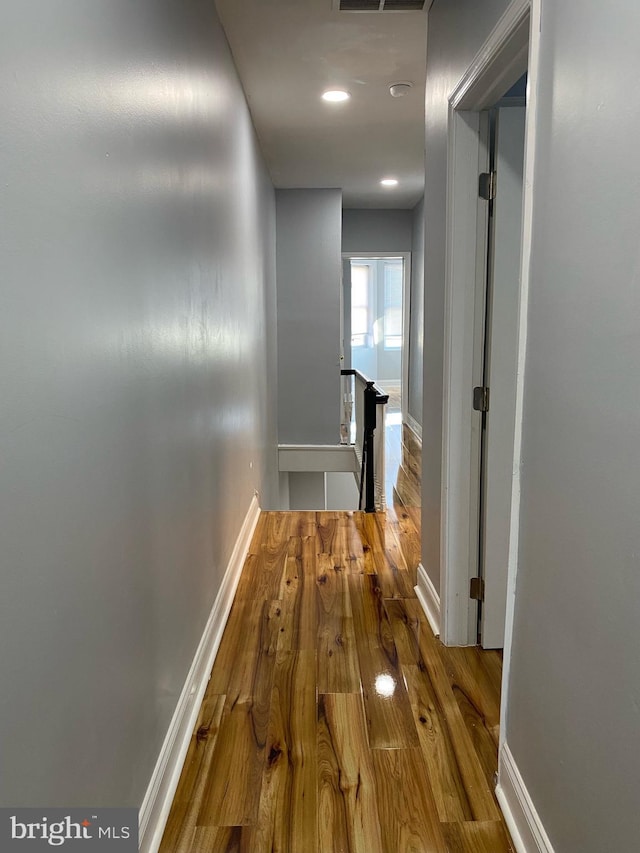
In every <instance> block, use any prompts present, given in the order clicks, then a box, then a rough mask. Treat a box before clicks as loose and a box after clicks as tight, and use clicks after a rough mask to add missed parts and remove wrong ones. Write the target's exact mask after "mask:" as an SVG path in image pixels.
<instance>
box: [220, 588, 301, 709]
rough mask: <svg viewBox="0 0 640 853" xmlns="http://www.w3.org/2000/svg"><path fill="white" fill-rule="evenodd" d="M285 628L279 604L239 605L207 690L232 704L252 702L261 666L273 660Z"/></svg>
mask: <svg viewBox="0 0 640 853" xmlns="http://www.w3.org/2000/svg"><path fill="white" fill-rule="evenodd" d="M283 625H284V620H283V615H282V604H281V602H280V601H262V600H251V601H236V602H235V603H234V605H233V607H232V609H231V614H230V616H229V621H228V623H227V627H226V629H225V632H224V635H223V637H222V642H221V644H220V649H219V650H218V654H217V656H216V661H215V664H214V667H213V670H212V672H211V680H210V681H209V686H208V688H207V690H208V692H209V693H212V694H216V695H217V694H225V695H227V696H229V697H230V698H231V702H232V703H235V702H249V701H251V698H252V697H253V695H254V690H255V681H256V674H257V671H258V665H259V663H260V661H261V660H262V659H263V658H265V657H266V658H272V659H273V661H275V654H276V651H277V648H278V644H279V642H280V633H281V628H282V627H283Z"/></svg>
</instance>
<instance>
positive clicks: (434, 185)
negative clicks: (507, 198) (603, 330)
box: [422, 0, 508, 590]
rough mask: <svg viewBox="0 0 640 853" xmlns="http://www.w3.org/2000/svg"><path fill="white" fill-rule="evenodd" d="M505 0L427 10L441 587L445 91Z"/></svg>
mask: <svg viewBox="0 0 640 853" xmlns="http://www.w3.org/2000/svg"><path fill="white" fill-rule="evenodd" d="M507 6H508V0H483V3H482V4H478V3H477V2H476V0H435V3H434V5H433V7H432V8H431V11H430V12H429V26H428V32H427V85H426V97H425V103H426V117H427V120H426V139H425V144H426V152H427V153H426V178H425V190H424V193H425V207H424V218H425V246H424V252H425V266H424V270H425V272H424V274H425V281H424V294H425V301H424V377H423V395H424V396H423V406H422V409H423V416H422V562H423V565H424V567H425V569H426V570H427V572H428V574H429V577H430V578H431V580H432V581H433V583H434V585H435V587H436V589H438V590H439V589H440V487H441V473H442V472H441V460H442V371H443V347H444V285H445V227H446V207H447V197H446V180H447V121H448V107H449V104H448V100H447V98H448V95H449V93H450V92H451V91H452V90H453V88H454V86H455V85H456V84H457V83H458V81H459V80H460V78H461V77H462V75H463V74H464V72H465V71H466V69H467V67H468V66H469V64H470V62H471V60H472V59H473V58H474V56H475V54H476V53H477V51H478V50H479V49H480V47H481V46H482V44H483V42H484V41H485V39H486V38H487V36H488V35H489V33H490V32H491V30H492V29H493V27H494V26H495V24H496V22H497V20H498V18H499V17H500V15H501V14H502V13H503V12H504V10H505V8H506V7H507Z"/></svg>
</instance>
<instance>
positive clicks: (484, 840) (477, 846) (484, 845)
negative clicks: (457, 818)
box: [442, 820, 514, 853]
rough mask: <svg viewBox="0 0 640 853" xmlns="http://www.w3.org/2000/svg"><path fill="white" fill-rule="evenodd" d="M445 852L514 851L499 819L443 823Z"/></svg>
mask: <svg viewBox="0 0 640 853" xmlns="http://www.w3.org/2000/svg"><path fill="white" fill-rule="evenodd" d="M442 831H443V834H444V838H445V842H446V845H447V853H514V848H513V846H512V844H511V841H510V839H509V837H508V835H507V833H506V831H505V828H504V824H503V823H502V821H499V820H488V821H470V822H468V823H443V824H442Z"/></svg>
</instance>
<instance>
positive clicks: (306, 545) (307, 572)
mask: <svg viewBox="0 0 640 853" xmlns="http://www.w3.org/2000/svg"><path fill="white" fill-rule="evenodd" d="M280 595H281V599H282V612H283V619H284V621H283V628H284V630H283V631H282V632H281V633H282V636H281V637H280V641H279V646H280V648H281V649H283V650H284V649H288V650H289V651H295V650H302V649H311V650H315V647H316V631H317V614H316V538H315V536H305V537H303V538H300V537H296V538H294V539H290V540H289V551H288V555H287V561H286V566H285V573H284V576H283V581H282V585H281V591H280Z"/></svg>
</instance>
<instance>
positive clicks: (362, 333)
mask: <svg viewBox="0 0 640 853" xmlns="http://www.w3.org/2000/svg"><path fill="white" fill-rule="evenodd" d="M370 280H371V267H370V266H369V264H356V263H353V262H352V263H351V346H352V347H366V346H369V327H370V323H369V312H370V306H369V291H370V287H369V282H370Z"/></svg>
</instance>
